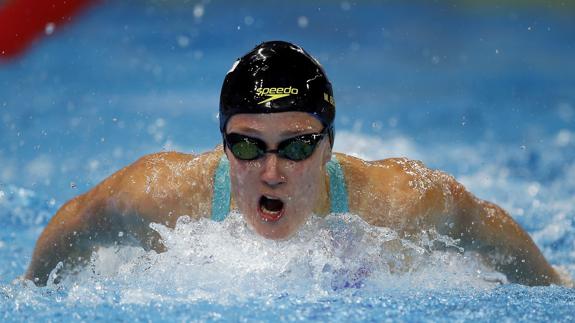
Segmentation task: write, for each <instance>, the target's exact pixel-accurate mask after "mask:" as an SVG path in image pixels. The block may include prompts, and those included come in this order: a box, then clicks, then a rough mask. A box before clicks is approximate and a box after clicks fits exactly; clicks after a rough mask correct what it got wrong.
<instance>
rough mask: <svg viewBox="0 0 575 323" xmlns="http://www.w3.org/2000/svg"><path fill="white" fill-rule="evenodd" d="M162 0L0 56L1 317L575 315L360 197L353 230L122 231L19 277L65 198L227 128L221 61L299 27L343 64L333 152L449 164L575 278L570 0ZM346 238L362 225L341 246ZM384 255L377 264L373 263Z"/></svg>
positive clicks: (206, 145)
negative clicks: (373, 219) (433, 0)
mask: <svg viewBox="0 0 575 323" xmlns="http://www.w3.org/2000/svg"><path fill="white" fill-rule="evenodd" d="M158 3H160V2H145V3H144V2H142V1H122V2H120V1H114V2H112V1H109V2H106V3H103V4H101V5H99V6H97V7H94V8H92V9H91V10H89V11H87V12H85V13H84V14H83V15H81V16H80V17H78V19H77V20H76V21H75V22H74V23H72V24H69V25H66V26H62V27H60V26H56V31H55V32H54V33H53V34H50V35H47V36H46V37H45V38H44V39H43V41H41V42H38V43H36V44H35V45H34V46H33V47H32V49H31V50H30V51H29V52H28V53H26V55H25V56H23V57H22V58H20V59H19V60H16V61H13V62H11V63H9V64H3V65H0V223H1V225H2V229H0V299H1V300H0V308H1V309H2V311H1V312H0V313H2V315H3V317H2V320H3V321H6V320H8V321H21V320H24V319H32V320H38V321H39V320H54V321H55V320H64V319H81V320H89V321H92V320H98V319H100V320H121V321H134V320H154V321H176V320H177V321H180V320H186V321H189V320H234V321H237V320H250V321H251V320H266V321H270V320H285V321H299V320H321V321H327V320H329V321H350V320H353V321H359V320H373V321H382V320H393V321H396V320H405V321H446V320H450V321H451V320H458V321H462V320H485V321H494V320H513V321H515V320H525V321H550V320H553V321H566V322H569V321H573V320H574V319H575V318H574V314H573V313H575V292H574V291H573V290H571V289H566V288H563V287H557V286H551V287H531V288H530V287H525V286H519V285H512V284H505V285H497V284H495V283H490V282H489V279H490V278H493V277H495V278H498V277H499V278H500V276H498V273H496V272H494V271H493V270H491V269H489V268H484V267H482V265H481V264H480V262H478V261H477V260H476V259H475V258H474V257H473V255H469V254H464V255H461V254H459V253H452V252H445V251H439V250H434V249H433V248H431V247H430V245H432V244H433V242H434V241H435V242H437V241H439V242H443V243H444V242H445V241H444V239H445V237H435V236H433V235H432V237H431V241H432V243H431V244H425V243H422V244H420V245H410V244H409V243H408V242H406V241H402V240H401V239H399V240H398V239H397V238H395V237H394V232H393V231H385V230H384V231H377V232H376V234H375V235H376V236H377V237H378V239H379V240H377V241H368V240H365V239H367V238H365V237H367V236H368V235H366V234H365V232H367V231H369V230H370V229H369V228H365V227H364V226H363V224H362V223H361V221H359V220H358V219H357V218H354V217H353V216H351V215H350V216H349V218H346V219H347V221H348V222H349V226H348V229H346V230H344V231H342V232H339V231H337V230H338V229H337V228H335V229H334V228H333V227H331V226H330V223H329V219H328V221H327V222H322V221H320V220H318V219H315V220H313V221H311V223H308V224H307V225H306V228H305V230H303V232H302V233H301V235H299V236H298V237H297V239H295V241H290V242H286V243H284V244H274V243H272V242H269V241H264V240H261V239H258V237H256V236H253V235H252V234H251V233H250V232H249V230H246V229H245V227H244V226H242V225H241V221H240V220H239V219H238V218H235V220H234V219H232V220H230V221H227V222H226V223H224V224H221V225H218V224H211V223H203V222H201V223H185V222H184V223H180V224H179V225H178V227H177V228H176V229H174V230H169V229H166V228H162V227H158V228H156V230H158V231H159V232H160V233H161V235H162V237H163V238H164V239H165V240H166V241H168V242H170V243H172V244H171V245H170V246H171V249H170V250H169V251H168V252H167V253H165V254H161V255H156V254H154V253H146V252H145V251H143V250H140V249H138V248H131V247H120V248H115V249H114V248H112V249H108V250H102V251H100V252H99V253H98V254H96V255H95V257H94V259H93V261H92V263H91V267H90V269H87V270H85V271H83V272H81V273H79V275H78V276H77V277H74V278H70V279H69V280H68V281H65V282H63V283H62V284H61V285H58V286H54V285H50V286H48V287H46V288H36V287H33V286H29V285H25V284H21V283H18V282H14V281H15V279H16V278H17V277H18V276H19V275H21V274H22V273H23V272H24V270H25V268H26V267H27V265H28V262H29V260H30V256H31V253H32V249H33V247H34V243H35V240H36V239H37V237H38V235H39V234H40V232H41V230H42V228H43V227H44V226H45V224H46V223H47V221H48V220H49V218H50V217H51V216H52V215H53V214H54V212H55V211H56V210H57V209H58V207H59V206H61V205H62V204H63V203H64V202H65V201H67V200H68V199H70V198H72V197H73V196H75V195H77V194H80V193H82V192H84V191H86V190H87V189H89V188H90V187H92V186H93V185H95V184H96V183H98V182H99V181H101V180H102V179H103V178H105V177H106V176H108V175H109V174H111V173H112V172H114V171H115V170H117V169H119V168H121V167H123V166H125V165H127V164H129V163H131V162H133V161H134V160H135V159H137V158H138V157H139V156H141V155H144V154H146V153H150V152H155V151H161V150H179V151H184V152H201V151H205V150H208V149H211V148H213V147H214V146H215V145H217V144H218V143H219V142H220V138H219V136H218V130H217V125H218V123H217V105H218V93H219V89H220V86H221V82H222V79H223V76H224V75H225V73H226V71H227V70H228V69H229V68H230V66H231V63H232V62H233V60H234V59H235V58H237V57H239V56H240V55H242V54H243V53H245V52H246V51H248V50H249V49H251V48H252V47H253V46H255V45H256V44H258V43H259V42H261V41H264V40H270V39H284V40H290V41H294V42H296V43H298V44H300V45H302V46H303V47H304V48H306V49H307V50H308V51H309V52H311V53H312V54H313V55H314V56H316V57H317V58H318V59H319V60H320V61H321V62H322V64H323V65H324V67H325V69H326V70H327V72H328V75H329V76H330V78H331V81H332V83H333V85H334V92H335V97H336V100H337V106H338V110H337V111H338V112H337V122H336V127H337V135H336V145H335V149H336V150H337V151H342V152H346V153H349V154H353V155H357V156H361V157H363V158H366V159H380V158H386V157H390V156H407V157H410V158H413V159H419V160H422V161H423V162H424V163H425V164H426V165H428V166H429V167H432V168H439V169H442V170H445V171H447V172H449V173H451V174H453V175H454V176H456V178H457V179H458V180H459V181H461V182H462V183H464V184H465V185H466V186H467V187H468V189H469V190H471V191H472V192H473V193H474V194H476V195H477V196H479V197H481V198H484V199H487V200H490V201H493V202H496V203H498V204H499V205H501V206H502V207H504V208H505V209H506V210H508V211H509V212H510V213H511V215H512V216H513V217H514V218H515V219H516V220H517V221H518V222H519V223H520V224H521V225H522V226H523V227H524V228H525V229H526V230H527V231H528V232H529V233H530V234H531V236H532V237H533V238H534V240H535V242H536V243H537V245H538V246H539V247H540V248H541V249H542V251H543V253H544V254H545V256H546V257H547V259H548V260H549V261H550V262H551V263H552V264H553V265H555V266H562V267H563V268H564V269H565V270H566V271H567V272H568V273H570V275H571V276H574V275H575V126H574V123H575V92H574V91H573V85H574V84H575V65H574V64H572V57H575V19H574V15H573V14H572V12H574V11H573V7H572V6H571V7H569V8H561V7H555V8H550V7H547V6H546V5H531V6H527V5H526V6H521V7H516V6H498V7H495V6H480V7H466V6H464V5H461V4H460V5H457V6H456V5H453V4H452V3H449V2H441V3H438V4H427V3H424V2H421V3H418V2H415V3H411V4H403V3H401V2H399V1H398V2H391V3H387V4H385V5H383V4H377V3H375V2H366V3H360V4H355V3H352V2H345V1H342V2H327V1H320V2H318V3H316V4H309V3H307V2H303V1H302V2H297V3H296V4H290V5H289V6H288V5H284V4H281V3H280V2H268V3H266V4H259V3H257V2H253V1H247V2H237V3H236V2H234V3H228V2H223V1H203V2H198V3H189V4H184V3H183V1H182V2H178V1H169V2H162V3H160V4H158ZM558 6H560V5H558ZM234 221H236V222H234ZM238 230H239V231H238ZM318 230H319V231H321V232H324V233H325V235H326V236H321V235H319V236H318V235H317V234H315V233H316V232H319V231H318ZM190 232H194V233H195V234H196V236H195V238H194V236H190V234H189V233H190ZM334 234H335V235H337V234H339V235H343V236H344V237H348V238H349V239H348V240H349V241H348V242H347V244H342V245H337V246H332V245H330V241H331V240H330V238H329V237H330V235H334ZM224 235H225V236H230V237H231V238H229V239H227V240H226V239H225V240H224V242H225V243H224V244H223V246H225V247H222V245H220V243H222V240H221V237H222V236H224ZM198 237H201V238H202V239H203V240H202V241H205V243H203V244H201V246H200V247H195V248H192V250H193V252H190V248H191V247H190V246H197V245H198V244H197V243H194V241H196V242H197V240H194V239H199V238H198ZM352 238H353V239H352ZM389 241H391V242H389ZM388 242H389V243H391V244H394V243H395V244H399V245H401V247H402V248H403V250H404V251H406V252H407V253H408V254H411V255H412V258H413V259H414V260H413V261H414V263H415V264H416V266H414V267H415V269H414V270H411V271H408V272H395V271H394V270H391V269H390V268H389V267H386V266H388V264H389V261H392V260H393V259H391V258H389V257H392V255H393V253H392V252H391V251H390V252H389V253H385V255H386V256H385V257H383V258H384V259H383V260H385V261H383V260H382V259H379V258H374V257H373V254H371V253H370V252H371V251H373V250H371V249H370V248H369V246H375V247H377V248H383V250H387V249H386V248H388V245H387V244H385V243H388ZM238 246H243V248H239V247H238ZM234 248H235V249H234ZM261 250H268V251H269V252H266V253H264V254H262V253H261V252H258V251H261ZM322 250H324V251H325V250H327V251H325V252H323V253H322V252H320V251H322ZM310 254H311V255H313V256H310ZM201 257H204V258H201ZM202 259H210V260H209V261H201V260H202ZM380 261H382V262H380ZM386 261H388V262H386ZM366 263H367V264H370V265H371V266H372V268H376V269H374V270H373V272H372V273H371V274H370V275H367V276H366V277H363V276H362V275H361V272H362V271H361V268H363V267H362V266H364V265H365V264H366ZM391 263H393V261H392V262H391ZM280 265H281V266H280ZM395 265H398V266H401V262H399V263H395ZM278 266H280V267H278ZM358 273H360V274H359V276H358ZM199 277H201V279H199ZM358 277H359V278H358Z"/></svg>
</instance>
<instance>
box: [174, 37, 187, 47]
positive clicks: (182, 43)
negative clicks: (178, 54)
mask: <svg viewBox="0 0 575 323" xmlns="http://www.w3.org/2000/svg"><path fill="white" fill-rule="evenodd" d="M177 41H178V46H180V47H182V48H186V47H188V46H189V45H190V38H189V37H188V36H184V35H181V36H178V39H177Z"/></svg>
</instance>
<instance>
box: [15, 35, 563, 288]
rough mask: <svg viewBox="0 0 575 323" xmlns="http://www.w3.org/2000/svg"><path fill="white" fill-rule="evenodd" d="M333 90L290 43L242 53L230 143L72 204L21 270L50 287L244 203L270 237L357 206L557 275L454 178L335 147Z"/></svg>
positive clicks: (230, 91) (524, 274)
mask: <svg viewBox="0 0 575 323" xmlns="http://www.w3.org/2000/svg"><path fill="white" fill-rule="evenodd" d="M334 118H335V100H334V97H333V92H332V86H331V83H330V82H329V80H328V78H327V76H326V74H325V72H324V70H323V68H322V67H321V65H320V64H319V63H318V61H317V60H315V59H314V58H313V57H311V56H310V55H309V54H308V53H307V52H305V51H304V50H303V49H302V48H301V47H298V46H296V45H294V44H291V43H287V42H282V41H271V42H265V43H262V44H261V45H259V46H257V47H256V48H254V49H253V50H252V51H250V52H249V53H248V54H246V55H245V56H243V57H242V58H240V59H238V60H237V61H236V62H235V63H234V64H233V66H232V68H231V70H230V71H229V72H228V73H227V75H226V77H225V80H224V83H223V86H222V90H221V97H220V110H219V121H220V132H221V135H222V141H223V145H221V146H218V147H217V148H216V149H214V150H213V151H209V152H206V153H203V154H200V155H191V154H185V153H178V152H162V153H156V154H151V155H148V156H144V157H142V158H141V159H139V160H138V161H136V162H135V163H133V164H132V165H129V166H127V167H125V168H123V169H121V170H119V171H118V172H116V173H115V174H113V175H111V176H110V177H108V178H107V179H105V180H104V181H103V182H101V183H100V184H98V185H97V186H96V187H94V188H93V189H91V190H90V191H88V192H86V193H85V194H82V195H80V196H77V197H75V198H73V199H72V200H70V201H69V202H67V203H66V204H64V205H63V206H62V207H61V208H60V210H58V212H57V213H56V215H55V216H54V217H53V218H52V219H51V221H50V223H49V224H48V225H47V227H46V228H45V229H44V231H43V232H42V234H41V236H40V238H39V239H38V242H37V244H36V247H35V250H34V254H33V257H32V260H31V263H30V265H29V268H28V270H27V272H26V274H25V278H26V279H29V280H32V281H33V282H34V283H36V284H37V285H45V284H46V282H47V280H48V278H49V275H50V272H51V271H52V270H53V269H54V268H55V267H56V265H57V264H58V263H60V262H62V263H63V264H64V268H73V267H74V266H78V265H81V264H83V263H85V262H86V261H88V260H89V259H90V256H91V253H92V252H93V251H94V250H96V249H97V248H98V247H99V246H102V245H107V244H117V243H129V242H136V243H137V244H139V245H141V246H142V247H143V248H145V249H146V250H155V251H156V252H162V251H165V247H164V246H163V244H162V241H161V238H160V236H159V234H158V233H157V232H156V231H154V230H152V229H151V228H150V224H151V223H160V224H163V225H166V226H168V227H172V228H173V227H174V226H175V225H176V221H177V219H178V217H180V216H183V215H188V216H191V217H195V218H196V219H198V218H200V217H209V218H212V219H213V220H214V221H222V220H224V219H225V218H226V216H227V215H228V213H229V212H230V210H238V211H239V212H240V213H241V214H242V216H243V218H244V220H245V222H246V223H247V224H248V226H249V227H250V228H251V229H252V230H253V231H254V232H256V233H257V234H259V235H261V236H263V237H266V238H268V239H275V240H284V239H289V238H290V236H292V235H293V234H294V233H295V232H297V231H298V229H300V228H301V227H302V225H303V224H304V223H305V222H306V221H307V220H308V218H309V217H310V216H311V215H312V214H315V215H318V216H326V215H327V214H330V213H345V212H350V213H353V214H356V215H359V216H360V217H361V218H362V219H363V220H365V221H366V222H367V223H369V224H371V225H374V226H381V227H388V228H391V229H393V230H396V231H397V232H399V233H400V234H401V235H402V236H403V237H409V236H415V235H417V233H418V232H421V231H422V230H435V231H436V232H438V233H440V234H443V235H447V236H449V237H452V238H453V239H456V240H457V241H459V244H460V246H461V247H462V248H464V249H465V250H466V251H467V250H471V251H475V252H477V253H479V254H481V255H482V256H483V257H484V259H485V261H486V262H488V263H489V264H490V265H492V266H493V267H494V268H495V269H497V270H498V271H500V272H502V273H504V274H505V275H506V276H507V278H508V280H509V281H511V282H515V283H520V284H525V285H549V284H561V283H562V279H561V277H560V275H559V274H558V273H557V272H556V271H555V270H554V268H553V267H551V265H549V263H548V262H547V261H546V259H545V258H544V256H543V255H542V253H541V252H540V250H539V249H538V248H537V246H536V245H535V243H534V242H533V241H532V240H531V238H530V237H529V235H528V234H527V233H526V232H525V231H524V230H522V229H521V228H520V227H519V225H518V224H517V223H516V222H515V221H513V219H512V218H511V217H510V216H509V215H508V214H507V213H506V212H505V211H504V210H503V209H501V208H500V207H498V206H497V205H495V204H493V203H490V202H487V201H482V200H480V199H478V198H476V197H474V196H473V195H472V194H471V193H469V192H468V191H467V190H466V189H465V188H464V187H463V185H461V184H460V183H458V182H457V181H456V180H455V179H454V178H453V177H452V176H449V175H447V174H445V173H443V172H440V171H437V170H432V169H429V168H426V167H425V166H424V165H423V164H422V163H421V162H419V161H413V160H409V159H406V158H389V159H384V160H378V161H364V160H361V159H358V158H355V157H352V156H348V155H345V154H341V153H332V147H333V142H334V139H335V132H334Z"/></svg>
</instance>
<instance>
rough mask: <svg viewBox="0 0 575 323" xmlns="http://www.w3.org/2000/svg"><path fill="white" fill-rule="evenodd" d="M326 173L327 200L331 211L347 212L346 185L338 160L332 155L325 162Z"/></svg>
mask: <svg viewBox="0 0 575 323" xmlns="http://www.w3.org/2000/svg"><path fill="white" fill-rule="evenodd" d="M327 173H328V174H329V202H330V207H331V210H330V212H331V213H348V212H349V205H348V201H347V186H346V185H345V176H344V175H343V170H342V169H341V165H340V164H339V161H338V160H337V158H336V157H335V155H333V156H332V157H331V160H330V161H329V162H328V163H327Z"/></svg>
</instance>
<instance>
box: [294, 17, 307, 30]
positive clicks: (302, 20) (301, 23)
mask: <svg viewBox="0 0 575 323" xmlns="http://www.w3.org/2000/svg"><path fill="white" fill-rule="evenodd" d="M297 25H298V26H299V27H300V28H307V26H308V25H309V20H308V18H307V17H306V16H300V17H298V18H297Z"/></svg>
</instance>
